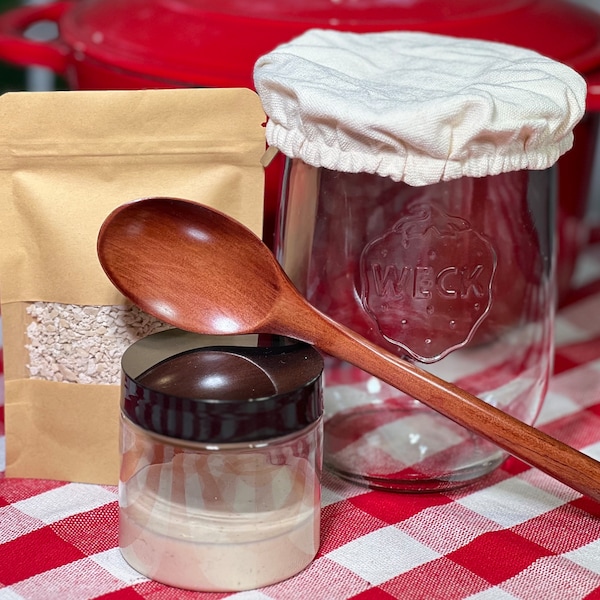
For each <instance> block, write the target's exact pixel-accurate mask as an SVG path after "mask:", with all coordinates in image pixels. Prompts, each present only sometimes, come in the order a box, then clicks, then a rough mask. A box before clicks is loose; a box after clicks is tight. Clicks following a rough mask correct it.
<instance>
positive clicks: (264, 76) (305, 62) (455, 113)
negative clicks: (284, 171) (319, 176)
mask: <svg viewBox="0 0 600 600" xmlns="http://www.w3.org/2000/svg"><path fill="white" fill-rule="evenodd" d="M254 82H255V87H256V90H257V92H258V94H259V96H260V98H261V101H262V104H263V108H264V110H265V112H266V114H267V116H268V117H269V119H268V122H267V128H266V136H267V142H268V143H269V145H270V146H273V147H276V148H278V149H279V150H280V151H282V152H283V153H284V154H285V155H286V156H288V157H290V158H300V159H302V160H303V161H304V162H306V163H307V164H310V165H313V166H315V167H325V168H328V169H332V170H337V171H343V172H353V173H357V172H367V173H376V174H378V175H382V176H385V177H390V178H392V179H393V180H394V181H404V182H405V183H407V184H409V185H414V186H418V185H429V184H433V183H437V182H439V181H446V180H450V179H456V178H459V177H463V176H469V177H484V176H486V175H497V174H499V173H502V172H508V171H515V170H521V169H546V168H548V167H550V166H552V165H553V164H554V163H555V162H556V161H557V160H558V158H559V157H560V156H561V155H562V154H564V153H565V152H566V151H567V150H569V149H570V148H571V146H572V143H573V128H574V126H575V125H576V124H577V122H578V121H579V120H580V119H581V117H582V116H583V113H584V111H585V97H586V84H585V82H584V80H583V78H582V77H581V76H579V75H578V74H577V73H576V72H575V71H573V70H572V69H571V68H569V67H567V66H566V65H563V64H561V63H559V62H556V61H554V60H551V59H549V58H546V57H544V56H542V55H540V54H538V53H536V52H533V51H531V50H526V49H523V48H518V47H515V46H510V45H507V44H500V43H495V42H488V41H482V40H474V39H463V38H455V37H449V36H441V35H434V34H427V33H419V32H385V33H366V34H356V33H347V32H340V31H333V30H319V29H313V30H310V31H308V32H306V33H305V34H303V35H301V36H300V37H298V38H296V39H294V40H292V41H291V42H289V43H287V44H284V45H281V46H279V47H278V48H276V49H275V50H273V51H272V52H270V53H269V54H266V55H265V56H263V57H261V58H259V59H258V61H257V63H256V65H255V69H254Z"/></svg>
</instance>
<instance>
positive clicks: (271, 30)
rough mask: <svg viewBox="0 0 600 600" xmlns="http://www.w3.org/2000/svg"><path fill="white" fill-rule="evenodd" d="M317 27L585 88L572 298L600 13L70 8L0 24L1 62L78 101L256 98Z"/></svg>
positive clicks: (115, 3) (472, 4)
mask: <svg viewBox="0 0 600 600" xmlns="http://www.w3.org/2000/svg"><path fill="white" fill-rule="evenodd" d="M215 7H216V8H215ZM40 21H52V22H54V23H56V24H57V25H58V30H59V35H58V38H57V39H55V40H52V41H45V42H40V41H33V40H31V39H28V38H27V37H26V35H25V32H26V31H27V29H28V28H29V27H30V26H31V25H33V24H35V23H39V22H40ZM313 27H320V28H335V29H342V30H347V31H356V32H368V31H389V30H400V29H402V30H420V31H429V32H434V33H442V34H446V35H455V36H459V37H472V38H480V39H488V40H493V41H500V42H505V43H509V44H514V45H517V46H522V47H527V48H531V49H533V50H537V51H538V52H540V53H542V54H544V55H546V56H549V57H551V58H554V59H556V60H559V61H561V62H564V63H566V64H568V65H570V66H571V67H573V68H574V69H575V70H577V71H579V72H580V73H581V74H582V75H584V76H585V77H586V79H587V81H588V87H589V93H588V114H587V116H586V118H585V119H584V120H583V122H582V123H581V124H580V125H579V126H578V127H577V129H576V131H575V139H576V143H575V146H574V148H573V150H572V151H571V152H569V153H567V154H566V155H565V156H564V157H563V158H562V159H561V160H560V174H561V179H560V190H559V205H560V215H559V222H560V235H561V240H560V241H561V246H560V254H559V274H558V276H559V277H558V278H559V287H560V288H561V289H562V290H563V291H564V290H565V289H566V286H567V284H568V281H569V279H570V276H571V272H572V269H573V265H574V260H575V258H576V256H577V253H578V251H579V249H580V247H581V246H582V244H583V243H584V242H585V227H584V219H583V217H584V215H585V212H586V206H587V198H588V185H589V181H590V178H591V177H590V171H591V164H592V159H593V149H594V148H595V142H596V134H597V122H598V118H597V116H598V112H600V14H599V13H596V12H593V11H591V10H589V9H585V8H583V7H580V6H575V5H573V4H570V3H569V2H568V1H567V0H488V1H486V2H482V0H414V1H412V2H398V0H353V1H348V0H340V1H339V2H331V1H330V0H303V1H302V2H298V1H297V0H256V1H254V2H249V1H248V0H220V1H219V2H218V3H215V2H214V0H79V1H66V2H55V3H52V4H48V5H41V6H40V5H34V6H26V7H23V8H18V9H15V10H12V11H8V12H6V13H4V14H3V15H0V60H5V61H7V62H9V63H12V64H16V65H23V66H33V65H39V66H44V67H48V68H50V69H52V70H53V71H55V72H56V73H57V74H59V75H61V76H63V77H64V78H65V79H66V81H67V83H68V85H69V86H70V87H71V88H73V89H139V88H159V87H160V88H166V87H185V86H210V87H252V86H253V84H252V69H253V65H254V62H255V61H256V59H257V58H258V57H259V56H261V55H262V54H265V53H267V52H269V51H270V50H272V49H273V48H274V47H275V46H277V45H279V44H280V43H283V42H287V41H289V40H290V39H292V38H293V37H296V36H297V35H299V34H301V33H302V32H304V31H306V30H307V29H309V28H313ZM270 185H276V184H274V183H273V182H271V184H270ZM267 217H268V214H267ZM268 220H269V219H268V218H267V221H268Z"/></svg>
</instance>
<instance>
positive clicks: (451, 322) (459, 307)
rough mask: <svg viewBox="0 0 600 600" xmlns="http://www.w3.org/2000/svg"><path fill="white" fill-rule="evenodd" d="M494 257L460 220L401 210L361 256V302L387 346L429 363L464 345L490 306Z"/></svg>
mask: <svg viewBox="0 0 600 600" xmlns="http://www.w3.org/2000/svg"><path fill="white" fill-rule="evenodd" d="M496 266H497V256H496V252H495V250H494V247H493V246H492V244H491V243H490V241H489V240H488V239H487V238H486V237H485V236H483V235H482V234H480V233H478V232H477V231H475V230H474V229H473V228H472V226H471V224H470V223H469V222H468V221H467V220H465V219H463V218H460V217H455V216H451V215H449V214H447V213H446V212H445V211H444V210H442V209H441V208H440V207H439V206H436V205H434V204H431V203H429V202H426V203H425V202H422V201H420V202H416V203H412V204H409V205H408V206H407V212H406V214H405V216H403V217H401V218H400V219H399V220H398V221H397V222H396V224H395V225H394V226H393V227H392V229H391V230H389V231H388V232H387V233H385V234H383V235H382V236H380V237H378V238H377V239H375V240H373V241H371V242H370V243H368V244H367V245H366V246H365V248H364V249H363V251H362V253H361V257H360V280H361V290H360V292H361V302H362V305H363V307H364V309H365V311H366V312H367V314H369V315H370V316H371V318H372V319H373V320H374V321H375V323H376V325H377V327H378V329H379V333H380V334H381V336H382V337H383V338H384V339H385V340H387V341H388V342H389V343H391V344H393V345H396V346H398V347H400V348H402V349H403V350H405V351H406V352H407V353H408V354H409V355H410V356H411V357H413V358H414V359H416V360H418V361H421V362H425V363H432V362H435V361H437V360H440V359H441V358H443V357H444V356H446V355H448V354H449V353H450V352H452V351H453V350H455V349H457V348H460V347H463V346H464V345H466V344H467V343H468V342H469V341H470V340H471V339H472V337H473V335H474V334H475V331H476V330H477V328H478V327H479V325H480V324H481V323H482V321H483V320H484V319H485V317H486V315H487V314H488V312H489V310H490V307H491V304H492V281H493V279H494V275H495V273H496Z"/></svg>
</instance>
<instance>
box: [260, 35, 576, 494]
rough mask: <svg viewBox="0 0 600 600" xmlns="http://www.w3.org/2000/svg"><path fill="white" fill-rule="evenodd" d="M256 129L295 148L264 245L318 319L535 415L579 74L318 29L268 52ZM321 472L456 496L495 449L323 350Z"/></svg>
mask: <svg viewBox="0 0 600 600" xmlns="http://www.w3.org/2000/svg"><path fill="white" fill-rule="evenodd" d="M254 81H255V86H256V90H257V92H258V93H259V96H260V98H261V101H262V103H263V107H264V109H265V112H266V113H267V116H268V121H267V125H266V135H267V141H268V143H269V145H270V146H271V147H274V148H276V149H278V150H280V151H281V152H282V153H283V154H284V155H285V156H286V157H287V168H286V174H285V183H284V189H283V193H282V198H281V205H280V211H279V223H278V229H277V232H276V239H275V242H274V248H275V252H276V255H277V258H278V260H279V261H280V263H281V264H282V266H283V267H284V269H285V271H286V272H287V273H288V275H289V276H290V278H291V279H292V281H293V282H294V283H295V284H296V286H297V287H298V288H299V289H300V291H301V292H302V293H303V294H304V295H305V296H306V297H307V298H308V300H309V301H310V302H311V303H312V304H314V305H315V306H316V307H317V308H318V309H320V310H321V311H322V312H324V313H325V314H326V315H328V316H330V317H332V318H333V319H335V320H336V321H338V322H340V323H342V324H343V325H345V326H347V327H349V328H351V329H353V330H355V331H357V332H358V333H360V334H362V335H363V336H364V337H366V338H367V339H369V340H371V341H372V342H374V343H376V344H378V345H380V346H382V347H383V348H385V349H387V350H389V351H391V352H393V353H395V354H396V355H397V356H399V357H402V358H403V359H405V360H407V361H410V362H413V363H415V364H416V365H418V366H419V367H421V368H423V369H425V370H427V371H430V372H432V373H434V374H435V375H437V376H439V377H441V378H442V379H445V380H447V381H450V382H452V383H455V384H456V385H458V386H459V387H461V388H463V389H465V390H467V391H468V392H471V393H472V394H475V395H476V396H479V397H480V398H481V399H482V400H484V401H486V402H488V403H490V404H492V405H494V406H496V407H497V408H499V409H501V410H503V411H505V412H507V413H509V414H511V415H513V416H515V417H517V418H518V419H520V420H522V421H525V422H526V423H529V424H531V423H533V422H534V420H535V418H536V416H537V414H538V412H539V410H540V407H541V404H542V401H543V399H544V396H545V393H546V387H547V384H548V379H549V375H550V371H551V367H552V345H553V322H554V307H555V255H556V244H555V239H556V237H555V214H554V211H555V204H556V199H555V194H556V178H557V173H556V161H557V160H558V158H559V157H560V156H561V155H563V154H564V153H565V152H567V151H568V150H569V149H570V147H571V145H572V143H573V127H574V126H575V124H576V123H577V122H578V121H579V120H580V119H581V117H582V115H583V112H584V103H585V93H586V90H585V83H584V82H583V80H582V78H581V77H580V76H579V75H578V74H577V73H575V72H574V71H572V70H571V69H569V68H568V67H566V66H565V65H562V64H559V63H556V62H555V61H552V60H550V59H548V58H546V57H543V56H541V55H539V54H536V53H534V52H531V51H529V50H524V49H522V48H516V47H513V46H508V45H504V44H497V43H493V42H486V41H481V40H472V39H459V38H452V37H448V36H440V35H432V34H424V33H419V32H388V33H381V34H377V33H373V34H353V33H345V32H334V31H324V30H312V31H308V32H306V33H305V34H304V35H302V36H300V37H299V38H296V39H295V40H292V41H291V42H289V43H288V44H284V45H282V46H279V47H278V48H276V49H275V50H273V51H272V52H271V53H269V54H267V55H265V56H264V57H261V58H260V59H259V60H258V62H257V63H256V65H255V70H254ZM324 420H325V425H324V428H325V438H324V439H325V442H324V443H325V449H324V460H325V464H326V466H328V467H329V468H330V469H331V470H333V471H334V472H336V473H337V474H338V475H340V476H341V477H344V478H346V479H349V480H351V481H354V482H357V483H361V484H366V485H368V486H371V487H375V488H381V489H388V490H397V491H430V490H440V489H449V488H453V487H457V486H460V485H464V484H466V483H468V482H471V481H474V480H476V479H478V478H480V477H482V476H484V475H486V474H488V473H490V472H491V471H492V470H493V469H495V468H496V467H497V466H498V465H500V464H501V463H502V462H503V460H504V459H505V458H506V454H505V453H504V452H503V451H501V450H500V449H499V448H498V447H497V446H495V445H494V444H492V443H490V442H488V441H486V440H484V439H482V438H480V437H479V436H477V435H475V434H473V433H471V432H470V431H468V430H466V429H464V428H463V427H461V426H459V425H457V424H455V423H454V422H452V421H450V420H448V419H447V418H445V417H442V416H441V415H439V414H438V413H437V412H435V411H433V410H430V409H429V408H427V407H425V406H424V405H423V404H421V403H420V402H418V401H417V400H416V399H414V398H412V397H410V396H408V395H407V394H404V393H402V392H400V391H398V390H396V389H395V388H392V387H391V386H389V385H387V384H385V383H384V382H382V381H381V380H379V379H377V378H375V377H372V376H371V375H369V374H368V373H365V372H363V371H361V370H359V369H357V368H355V367H353V366H351V365H350V364H347V363H343V362H340V361H338V360H335V359H333V358H331V357H326V363H325V417H324Z"/></svg>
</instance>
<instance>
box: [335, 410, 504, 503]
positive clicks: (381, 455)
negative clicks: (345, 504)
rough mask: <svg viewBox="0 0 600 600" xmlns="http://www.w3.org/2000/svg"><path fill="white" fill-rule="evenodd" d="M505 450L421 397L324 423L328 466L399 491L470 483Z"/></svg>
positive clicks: (344, 476) (495, 464)
mask: <svg viewBox="0 0 600 600" xmlns="http://www.w3.org/2000/svg"><path fill="white" fill-rule="evenodd" d="M506 458H507V454H506V453H505V452H504V451H503V450H501V449H499V448H498V447H497V446H496V445H495V444H492V443H491V442H488V441H487V440H484V439H483V438H481V437H480V436H478V435H476V434H474V433H472V432H470V431H468V430H467V429H465V428H464V427H461V426H460V425H457V424H456V423H454V422H452V421H450V420H449V419H447V418H446V417H444V416H442V415H440V414H438V413H436V412H435V411H433V410H430V409H428V408H427V407H425V406H423V405H422V404H420V403H418V402H414V401H411V402H407V403H398V406H397V407H396V408H392V407H390V405H389V404H386V405H385V406H383V405H378V404H376V403H373V404H369V405H366V406H358V407H353V408H350V409H347V410H344V411H341V412H338V413H336V414H335V415H333V416H332V417H330V418H329V419H328V420H327V421H326V423H325V459H324V462H325V466H326V468H327V469H328V470H330V471H331V472H333V473H334V474H336V475H337V476H339V477H341V478H342V479H345V480H348V481H351V482H353V483H357V484H359V485H363V486H367V487H370V488H373V489H381V490H388V491H397V492H435V491H443V490H451V489H456V488H459V487H463V486H465V485H469V484H471V483H473V482H475V481H477V480H478V479H481V478H482V477H484V476H486V475H488V474H489V473H491V472H492V471H494V470H495V469H496V468H498V467H499V466H500V465H501V464H502V463H503V462H504V460H505V459H506Z"/></svg>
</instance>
